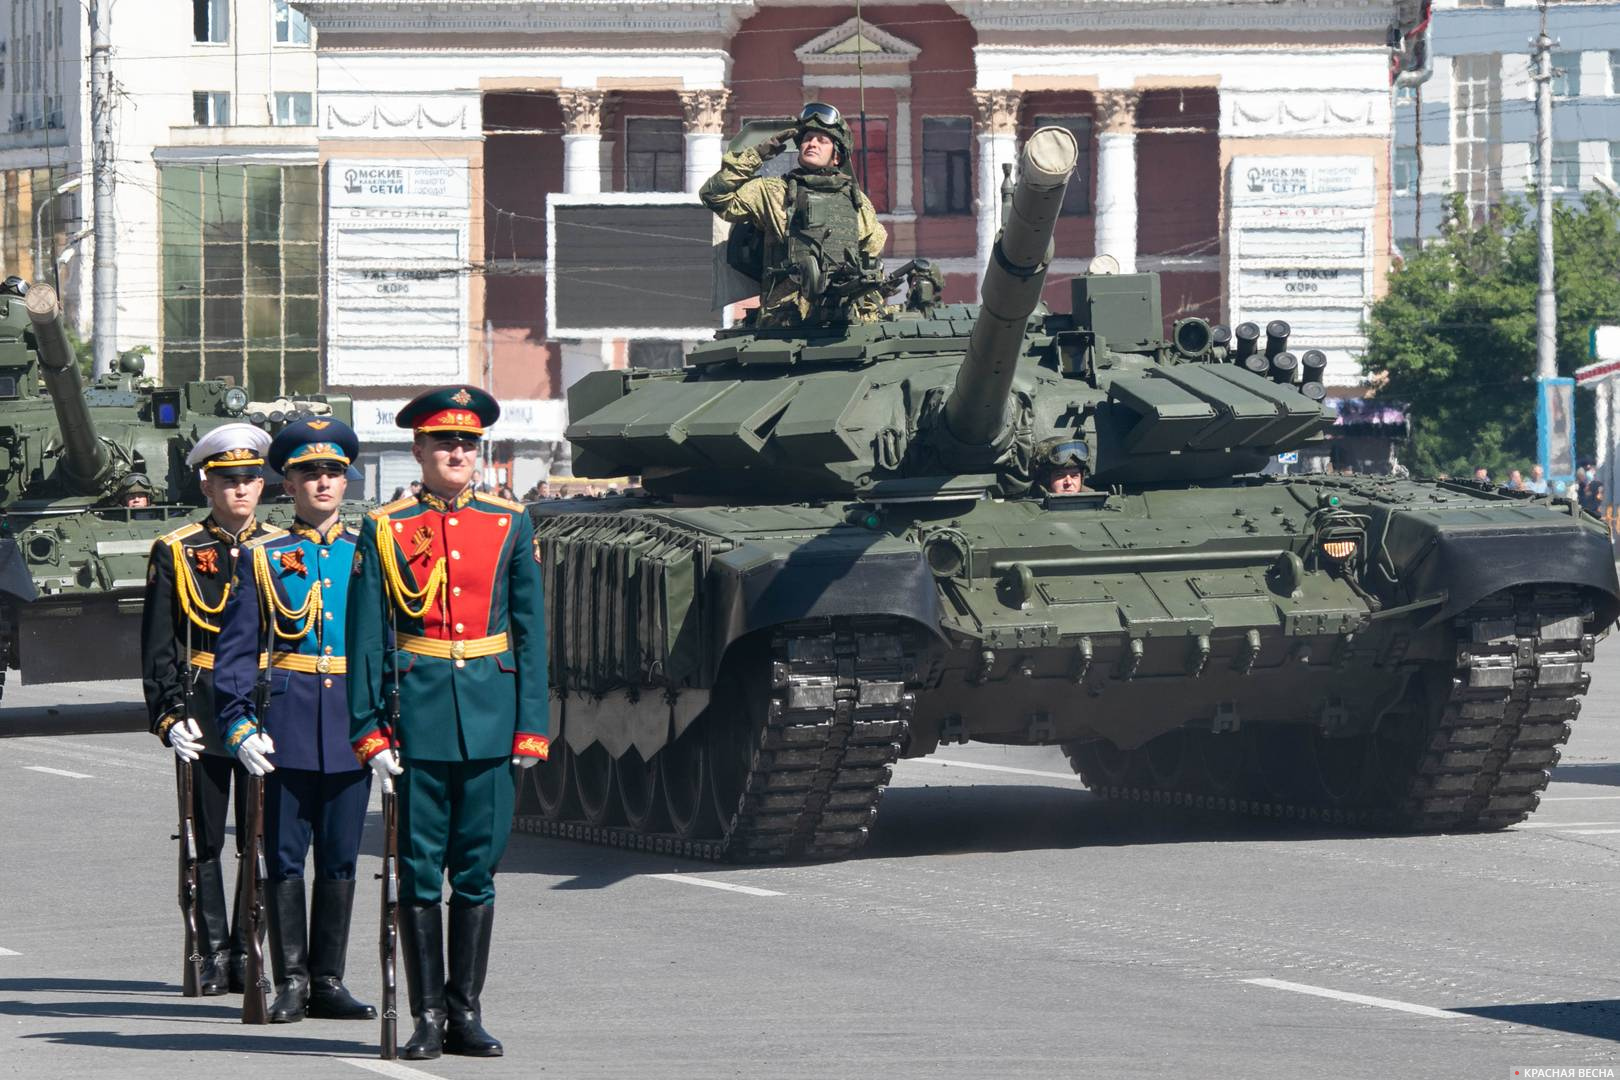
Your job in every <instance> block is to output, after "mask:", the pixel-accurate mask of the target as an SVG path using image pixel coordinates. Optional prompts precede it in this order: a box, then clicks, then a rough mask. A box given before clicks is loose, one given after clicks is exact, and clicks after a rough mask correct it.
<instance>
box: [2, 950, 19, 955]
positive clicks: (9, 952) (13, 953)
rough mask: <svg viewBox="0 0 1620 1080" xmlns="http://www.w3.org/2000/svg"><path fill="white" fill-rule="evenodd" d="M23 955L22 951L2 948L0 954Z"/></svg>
mask: <svg viewBox="0 0 1620 1080" xmlns="http://www.w3.org/2000/svg"><path fill="white" fill-rule="evenodd" d="M21 955H22V953H20V952H13V951H12V950H10V949H0V956H21Z"/></svg>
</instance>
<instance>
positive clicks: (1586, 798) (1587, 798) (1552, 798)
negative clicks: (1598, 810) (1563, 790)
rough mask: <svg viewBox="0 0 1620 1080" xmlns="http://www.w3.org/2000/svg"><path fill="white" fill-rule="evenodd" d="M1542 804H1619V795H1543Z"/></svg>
mask: <svg viewBox="0 0 1620 1080" xmlns="http://www.w3.org/2000/svg"><path fill="white" fill-rule="evenodd" d="M1541 801H1542V802H1620V795H1543V796H1542V797H1541Z"/></svg>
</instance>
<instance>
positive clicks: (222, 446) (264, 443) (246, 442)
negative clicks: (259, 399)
mask: <svg viewBox="0 0 1620 1080" xmlns="http://www.w3.org/2000/svg"><path fill="white" fill-rule="evenodd" d="M268 449H270V435H269V433H268V432H266V431H263V430H261V429H260V428H256V427H254V426H253V425H252V424H221V425H220V426H219V427H217V428H215V429H214V430H213V431H210V432H209V433H208V434H206V435H204V436H203V437H202V438H200V439H198V440H197V445H196V446H193V447H192V448H191V453H189V454H187V455H186V465H187V466H188V467H190V468H193V469H197V468H201V467H202V464H203V462H205V461H207V460H208V459H209V458H211V457H213V456H214V455H216V454H223V453H225V452H226V451H227V450H251V451H253V455H254V456H255V457H258V458H263V457H264V452H265V451H266V450H268Z"/></svg>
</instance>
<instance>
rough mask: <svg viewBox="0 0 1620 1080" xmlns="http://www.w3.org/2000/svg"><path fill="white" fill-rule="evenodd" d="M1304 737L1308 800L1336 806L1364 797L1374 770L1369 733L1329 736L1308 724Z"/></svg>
mask: <svg viewBox="0 0 1620 1080" xmlns="http://www.w3.org/2000/svg"><path fill="white" fill-rule="evenodd" d="M1304 741H1305V760H1306V761H1307V762H1308V763H1309V765H1310V770H1309V773H1308V776H1309V780H1310V784H1311V789H1312V790H1311V792H1310V796H1311V798H1310V801H1311V802H1313V803H1317V804H1319V805H1321V806H1324V807H1327V808H1330V809H1335V810H1337V809H1341V808H1343V807H1347V806H1351V805H1353V804H1355V803H1358V802H1360V801H1361V800H1363V799H1364V798H1365V797H1366V794H1367V786H1368V784H1369V783H1371V782H1372V777H1373V772H1374V770H1373V764H1372V763H1373V739H1372V737H1371V736H1369V735H1353V736H1350V737H1349V738H1340V739H1331V738H1328V737H1326V736H1324V735H1323V734H1322V733H1321V731H1319V730H1317V729H1315V728H1312V729H1311V732H1310V735H1309V736H1308V737H1307V738H1306V739H1305V740H1304Z"/></svg>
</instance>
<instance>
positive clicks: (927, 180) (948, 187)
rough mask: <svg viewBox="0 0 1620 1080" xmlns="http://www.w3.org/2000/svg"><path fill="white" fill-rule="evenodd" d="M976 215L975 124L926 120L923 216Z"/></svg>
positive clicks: (953, 119) (949, 119) (962, 120)
mask: <svg viewBox="0 0 1620 1080" xmlns="http://www.w3.org/2000/svg"><path fill="white" fill-rule="evenodd" d="M972 212H973V121H972V120H970V119H968V118H967V117H965V116H925V117H923V213H925V214H970V213H972Z"/></svg>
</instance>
